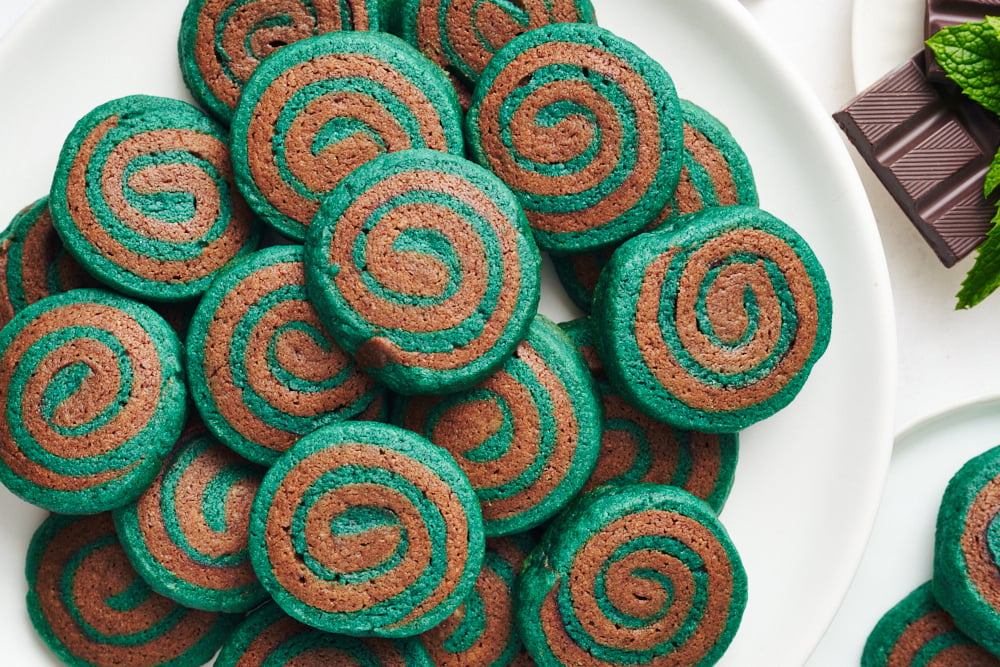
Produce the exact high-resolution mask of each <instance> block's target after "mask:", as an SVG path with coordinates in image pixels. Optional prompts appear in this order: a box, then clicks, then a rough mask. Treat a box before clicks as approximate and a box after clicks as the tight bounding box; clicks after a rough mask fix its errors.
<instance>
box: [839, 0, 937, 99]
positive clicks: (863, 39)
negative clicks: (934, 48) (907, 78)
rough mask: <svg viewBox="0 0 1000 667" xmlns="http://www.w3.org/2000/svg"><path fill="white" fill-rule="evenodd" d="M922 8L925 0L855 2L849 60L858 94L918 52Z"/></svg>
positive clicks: (855, 0)
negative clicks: (851, 61)
mask: <svg viewBox="0 0 1000 667" xmlns="http://www.w3.org/2000/svg"><path fill="white" fill-rule="evenodd" d="M925 4H926V0H854V16H853V17H852V21H851V22H852V28H851V33H852V34H851V39H852V42H851V58H852V60H853V63H852V64H853V67H854V84H855V87H856V88H857V90H864V89H865V88H867V87H868V86H870V85H871V84H873V83H875V82H876V81H878V80H879V78H881V76H882V75H883V74H886V73H887V72H889V71H891V70H892V69H893V68H895V67H896V66H897V65H901V64H902V63H903V62H904V61H905V60H906V59H907V58H909V57H910V56H912V55H913V54H914V53H916V52H917V51H919V50H920V49H921V47H922V46H923V39H924V6H925Z"/></svg>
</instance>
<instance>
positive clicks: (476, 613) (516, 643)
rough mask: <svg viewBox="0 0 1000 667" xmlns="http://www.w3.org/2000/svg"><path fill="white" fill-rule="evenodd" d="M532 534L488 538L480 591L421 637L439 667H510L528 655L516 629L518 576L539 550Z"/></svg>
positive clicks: (472, 594) (480, 574)
mask: <svg viewBox="0 0 1000 667" xmlns="http://www.w3.org/2000/svg"><path fill="white" fill-rule="evenodd" d="M534 545H535V542H534V539H533V538H532V537H531V536H530V535H529V534H527V533H521V534H519V535H511V536H509V537H497V538H493V539H489V540H486V559H485V560H484V561H483V569H482V571H481V572H480V573H479V578H478V579H477V580H476V587H475V588H474V589H473V591H472V592H471V593H470V594H469V597H467V598H465V601H464V602H463V603H462V604H461V606H459V608H458V609H456V610H455V613H453V614H452V615H451V616H449V617H448V618H446V619H445V620H444V621H442V622H441V623H439V624H438V625H436V626H434V627H433V628H431V629H430V630H428V631H427V632H424V633H423V634H421V635H418V636H417V639H418V640H419V641H420V643H421V644H423V646H424V648H426V649H427V652H428V654H429V655H430V657H431V658H432V659H433V661H434V664H435V665H437V666H438V667H465V666H466V665H479V666H481V667H509V666H510V665H516V664H519V662H518V660H517V659H518V655H519V654H520V653H522V652H523V646H522V644H521V638H520V637H519V636H518V634H517V629H516V628H515V627H514V605H515V598H514V591H515V586H516V583H517V573H518V572H520V570H521V564H522V563H523V562H524V559H525V558H527V556H528V552H529V551H531V549H532V547H534Z"/></svg>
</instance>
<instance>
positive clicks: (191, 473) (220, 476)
mask: <svg viewBox="0 0 1000 667" xmlns="http://www.w3.org/2000/svg"><path fill="white" fill-rule="evenodd" d="M263 476H264V471H263V469H261V468H259V467H257V466H255V465H253V464H251V463H249V462H248V461H246V460H245V459H243V458H241V457H240V456H238V455H237V454H236V453H235V452H233V451H232V450H230V449H229V448H227V447H225V446H223V445H222V444H220V443H219V442H217V441H216V440H215V439H214V438H212V437H211V436H210V435H209V434H208V431H207V430H206V429H205V427H204V426H202V425H201V424H197V425H196V426H194V427H189V428H188V429H185V433H184V434H183V435H182V436H181V438H180V440H179V441H178V443H177V445H176V446H175V447H174V450H173V452H172V453H171V454H170V456H169V457H168V459H167V462H166V464H165V465H164V467H163V469H162V470H161V471H160V474H159V475H158V476H157V477H156V479H155V480H153V483H152V484H151V485H150V486H149V488H147V489H146V490H145V491H143V493H142V495H141V496H139V498H138V499H136V501H135V502H134V503H129V504H128V505H125V506H124V507H121V508H118V509H117V510H115V511H114V512H113V517H114V520H115V526H116V528H117V529H118V534H119V535H121V536H122V546H123V547H124V548H125V551H126V553H127V554H128V556H129V560H130V561H131V562H132V565H133V566H134V567H135V568H136V569H137V570H138V571H139V572H140V574H142V576H143V578H144V579H145V580H146V581H147V582H149V584H150V586H152V587H153V589H154V590H156V592H158V593H159V594H161V595H165V596H166V597H169V598H171V599H172V600H176V601H177V602H180V603H181V604H183V605H185V606H188V607H193V608H195V609H205V610H208V611H223V612H232V613H236V612H244V611H248V610H250V609H252V608H253V607H255V606H257V604H259V603H260V602H262V601H263V600H264V599H265V598H266V597H267V593H266V592H265V591H264V589H263V587H262V586H261V585H260V582H259V581H258V580H257V575H256V574H254V571H253V568H252V567H251V565H250V554H249V534H250V506H251V504H252V503H253V497H254V494H255V493H256V492H257V488H258V487H259V486H260V482H261V479H262V478H263Z"/></svg>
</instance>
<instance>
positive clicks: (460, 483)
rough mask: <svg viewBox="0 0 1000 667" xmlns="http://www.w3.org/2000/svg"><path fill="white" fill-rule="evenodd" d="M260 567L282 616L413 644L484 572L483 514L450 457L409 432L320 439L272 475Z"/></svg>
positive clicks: (264, 501) (382, 430)
mask: <svg viewBox="0 0 1000 667" xmlns="http://www.w3.org/2000/svg"><path fill="white" fill-rule="evenodd" d="M250 522H251V523H250V531H251V532H250V555H251V559H252V563H253V567H254V570H255V571H256V572H257V575H258V576H259V577H260V579H261V582H262V583H263V584H264V587H265V588H266V589H267V590H268V592H269V593H270V594H271V596H272V597H273V598H274V600H275V602H277V603H278V604H279V605H280V606H281V607H282V609H284V610H285V612H286V613H288V614H289V615H290V616H292V617H293V618H295V619H297V620H299V621H301V622H303V623H306V624H307V625H310V626H312V627H315V628H317V629H320V630H324V631H327V632H335V633H340V634H347V635H352V636H381V637H407V636H411V635H415V634H419V633H420V632H423V631H425V630H428V629H430V628H431V627H433V626H435V625H437V624H438V623H440V622H441V621H443V620H444V619H445V618H446V617H448V616H449V615H450V614H451V613H452V612H454V611H455V609H456V608H457V607H458V605H459V604H460V603H461V602H462V600H464V599H465V597H466V596H467V595H468V594H469V592H470V591H471V590H472V588H473V586H474V585H475V582H476V577H477V576H478V574H479V570H480V568H481V567H482V561H483V551H484V544H483V542H484V538H483V533H482V516H481V514H480V510H479V503H478V502H477V501H476V496H475V493H474V492H473V490H472V487H471V486H470V485H469V482H468V480H467V479H466V478H465V476H464V475H463V474H462V472H461V470H460V469H459V468H458V466H457V465H456V464H455V462H454V461H453V460H452V459H451V458H450V457H449V456H448V454H447V453H446V452H444V451H443V450H441V449H440V448H438V447H435V446H434V445H432V444H431V443H429V442H427V441H426V440H425V439H423V438H421V437H420V436H417V435H415V434H413V433H410V432H409V431H405V430H403V429H400V428H396V427H394V426H389V425H386V424H376V423H373V422H343V423H341V424H335V425H331V426H325V427H323V428H321V429H318V430H316V431H313V432H312V433H311V434H309V435H307V436H306V437H305V438H303V439H302V440H300V441H299V442H298V443H296V444H295V445H293V446H292V448H291V449H289V450H288V452H286V453H285V454H284V455H283V456H282V457H281V458H279V459H278V461H277V462H276V463H275V464H274V466H273V467H272V468H271V469H270V470H269V471H268V473H267V474H266V475H265V477H264V483H263V484H262V486H261V488H260V491H259V492H258V494H257V497H256V499H255V500H254V505H253V509H252V511H251V517H250Z"/></svg>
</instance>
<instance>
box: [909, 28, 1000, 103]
mask: <svg viewBox="0 0 1000 667" xmlns="http://www.w3.org/2000/svg"><path fill="white" fill-rule="evenodd" d="M991 19H992V20H991ZM994 26H1000V23H998V22H997V21H996V19H995V17H991V18H987V20H985V21H979V22H975V23H962V24H959V25H954V26H949V27H947V28H944V29H942V30H940V31H938V32H937V34H935V35H934V36H932V37H931V38H930V39H928V40H927V45H928V46H930V48H931V50H932V51H933V52H934V55H935V57H936V58H937V61H938V64H939V65H941V68H942V69H943V70H944V71H945V74H947V75H948V77H949V78H950V79H952V80H953V81H954V82H955V83H957V84H958V85H959V86H960V87H961V88H962V92H964V93H965V94H966V95H968V96H969V97H971V98H972V99H973V100H975V101H976V102H979V103H980V104H981V105H983V106H984V107H986V108H987V109H989V110H990V111H992V112H994V113H1000V32H998V31H997V30H994Z"/></svg>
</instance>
